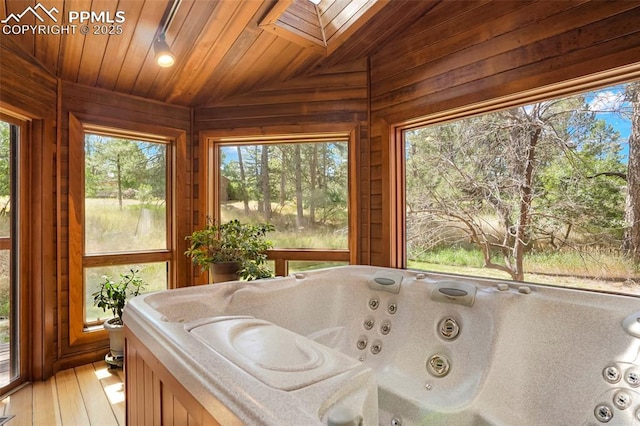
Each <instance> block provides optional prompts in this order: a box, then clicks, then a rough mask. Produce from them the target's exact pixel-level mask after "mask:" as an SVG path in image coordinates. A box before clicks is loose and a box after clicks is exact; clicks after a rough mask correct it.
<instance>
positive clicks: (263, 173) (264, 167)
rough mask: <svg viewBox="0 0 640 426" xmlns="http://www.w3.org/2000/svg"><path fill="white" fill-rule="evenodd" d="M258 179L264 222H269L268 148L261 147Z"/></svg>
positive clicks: (265, 146)
mask: <svg viewBox="0 0 640 426" xmlns="http://www.w3.org/2000/svg"><path fill="white" fill-rule="evenodd" d="M260 179H261V181H262V200H263V203H264V210H263V211H264V220H265V221H267V222H268V221H270V220H271V189H270V187H269V147H268V146H267V145H263V146H262V160H261V167H260Z"/></svg>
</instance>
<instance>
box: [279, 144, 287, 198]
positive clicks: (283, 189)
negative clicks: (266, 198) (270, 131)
mask: <svg viewBox="0 0 640 426" xmlns="http://www.w3.org/2000/svg"><path fill="white" fill-rule="evenodd" d="M280 152H281V154H282V170H281V172H280V207H284V205H285V203H286V201H287V152H286V151H285V149H284V147H280Z"/></svg>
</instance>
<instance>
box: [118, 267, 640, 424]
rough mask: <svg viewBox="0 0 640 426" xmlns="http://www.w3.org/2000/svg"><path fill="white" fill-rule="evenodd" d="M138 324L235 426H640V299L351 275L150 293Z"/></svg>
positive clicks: (147, 341) (171, 365) (134, 323)
mask: <svg viewBox="0 0 640 426" xmlns="http://www.w3.org/2000/svg"><path fill="white" fill-rule="evenodd" d="M124 319H125V325H126V327H127V330H128V333H131V334H132V335H133V336H135V337H136V338H137V339H138V340H139V341H140V342H141V343H142V344H143V345H145V346H146V347H147V348H148V349H149V350H150V351H151V352H152V353H153V354H154V355H155V357H156V358H157V359H158V360H159V361H160V362H161V363H162V365H163V367H164V368H166V370H168V371H169V372H170V374H172V375H173V377H175V379H176V380H177V381H178V382H179V383H180V384H181V385H182V386H183V387H184V388H185V389H187V390H188V391H189V393H190V394H191V395H192V396H193V397H194V398H195V399H196V400H197V401H198V402H199V403H200V404H201V405H202V406H203V407H205V409H206V410H209V411H210V414H211V416H212V417H214V418H215V419H216V420H217V421H219V422H220V423H222V424H227V423H244V424H251V425H254V424H255V425H258V424H260V425H278V426H281V425H312V424H327V423H328V422H329V419H330V418H331V416H333V415H334V414H335V413H338V412H340V410H343V411H344V410H346V411H347V412H348V413H351V414H352V415H353V419H354V424H358V423H362V424H380V425H390V424H402V425H422V424H441V425H478V424H480V425H482V424H490V425H515V424H517V425H540V424H545V425H554V424H557V425H567V424H580V425H582V424H586V425H590V424H594V425H597V424H602V423H604V420H605V419H606V418H607V417H610V419H609V421H608V423H607V424H616V425H633V424H638V425H640V359H639V351H640V299H639V298H637V297H631V296H622V295H615V294H604V293H595V292H588V291H579V290H570V289H562V288H553V287H547V286H536V285H531V284H526V285H523V284H522V283H514V282H507V281H494V280H481V279H477V280H476V279H471V278H466V277H464V278H462V277H453V276H444V275H438V274H429V273H422V272H415V271H406V270H397V269H387V268H377V267H370V266H347V267H340V268H332V269H327V270H319V271H312V272H308V273H304V274H297V275H295V276H291V277H286V278H277V279H273V280H261V281H257V282H232V283H226V284H215V285H208V286H199V287H191V288H185V289H178V290H168V291H163V292H159V293H154V294H149V295H142V296H139V297H137V298H135V299H134V300H132V301H131V302H130V303H129V304H128V305H127V308H126V310H125V318H124ZM221 406H223V407H225V409H224V410H219V409H218V408H216V407H221Z"/></svg>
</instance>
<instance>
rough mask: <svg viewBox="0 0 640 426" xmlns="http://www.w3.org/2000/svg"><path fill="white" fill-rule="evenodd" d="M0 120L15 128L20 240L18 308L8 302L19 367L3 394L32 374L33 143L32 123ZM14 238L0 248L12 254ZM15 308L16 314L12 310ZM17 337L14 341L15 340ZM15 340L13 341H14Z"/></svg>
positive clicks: (1, 116)
mask: <svg viewBox="0 0 640 426" xmlns="http://www.w3.org/2000/svg"><path fill="white" fill-rule="evenodd" d="M0 120H2V121H4V122H6V123H9V124H11V125H13V126H16V127H18V129H19V130H18V132H19V133H18V143H17V144H18V152H17V156H18V158H17V159H16V163H18V168H19V174H18V175H15V171H12V175H13V176H12V177H13V178H17V180H18V182H17V184H18V187H17V192H18V194H17V197H18V200H12V201H13V202H15V201H17V207H18V211H19V214H20V218H19V220H18V224H17V231H18V232H17V233H18V235H17V237H18V238H19V239H20V242H19V245H18V248H17V251H18V253H17V255H18V265H17V268H18V271H17V272H18V280H19V282H18V292H19V296H18V306H14V305H13V303H12V302H13V300H12V301H11V304H12V305H11V309H12V312H11V320H12V321H13V320H16V319H17V320H18V323H19V324H20V329H19V330H18V333H17V335H14V334H12V336H11V338H12V345H16V344H17V345H19V348H18V353H19V359H18V362H19V368H18V372H17V374H18V376H17V377H16V378H15V380H12V381H11V382H10V383H8V384H7V385H5V386H3V387H2V390H3V392H4V393H6V392H8V391H10V390H11V389H15V388H16V387H18V386H20V385H21V384H23V383H25V382H26V381H27V380H29V376H30V375H31V370H30V365H29V359H30V357H31V355H32V353H31V348H30V339H29V335H30V332H31V327H32V325H31V324H32V323H31V322H30V321H29V320H30V316H29V312H30V310H29V308H28V307H29V305H30V304H29V297H30V291H29V289H30V283H31V274H30V268H29V265H30V262H31V260H32V259H31V258H30V256H29V253H30V252H31V250H30V236H29V230H30V218H31V210H30V200H29V184H30V182H31V179H30V176H31V173H30V161H29V159H30V155H31V151H30V146H31V144H30V143H29V142H30V141H31V140H32V134H33V132H32V122H31V120H29V119H28V118H26V117H22V116H17V115H14V114H11V113H5V111H4V110H1V111H0ZM15 237H16V235H11V236H10V237H9V238H0V249H3V250H10V251H11V252H13V251H14V249H15V245H14V244H13V240H14V238H15ZM16 308H17V310H18V312H17V314H16V313H15V312H14V310H15V309H16ZM16 337H17V339H15V338H16ZM14 340H16V341H14Z"/></svg>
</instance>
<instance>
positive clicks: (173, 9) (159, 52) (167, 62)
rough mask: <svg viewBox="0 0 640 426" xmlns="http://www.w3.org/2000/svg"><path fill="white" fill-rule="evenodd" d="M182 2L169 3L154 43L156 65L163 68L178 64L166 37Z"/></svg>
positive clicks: (174, 0) (175, 0)
mask: <svg viewBox="0 0 640 426" xmlns="http://www.w3.org/2000/svg"><path fill="white" fill-rule="evenodd" d="M181 2H182V0H173V1H172V2H171V3H169V5H168V9H167V10H166V11H165V14H164V16H163V17H162V22H161V25H160V28H159V29H158V32H157V34H158V37H157V38H156V39H155V40H154V41H153V51H154V53H155V58H156V63H157V64H158V65H159V66H161V67H163V68H168V67H171V66H173V64H175V63H176V57H175V56H174V55H173V53H171V49H169V45H168V44H167V40H166V39H165V37H166V34H167V30H168V29H169V25H171V23H172V22H173V19H174V18H175V17H176V13H177V12H178V8H179V7H180V3H181Z"/></svg>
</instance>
